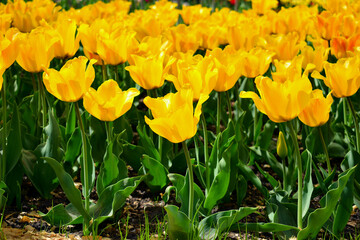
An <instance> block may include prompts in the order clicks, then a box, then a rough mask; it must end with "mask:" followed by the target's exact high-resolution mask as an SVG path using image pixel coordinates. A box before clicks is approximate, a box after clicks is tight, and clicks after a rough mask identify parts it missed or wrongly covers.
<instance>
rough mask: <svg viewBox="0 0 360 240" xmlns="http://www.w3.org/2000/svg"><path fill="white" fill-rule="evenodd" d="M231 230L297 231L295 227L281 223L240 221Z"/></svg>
mask: <svg viewBox="0 0 360 240" xmlns="http://www.w3.org/2000/svg"><path fill="white" fill-rule="evenodd" d="M233 230H242V231H250V232H284V231H289V230H295V231H299V229H298V228H297V227H294V226H290V225H285V224H281V223H240V224H238V225H237V226H236V227H234V228H233Z"/></svg>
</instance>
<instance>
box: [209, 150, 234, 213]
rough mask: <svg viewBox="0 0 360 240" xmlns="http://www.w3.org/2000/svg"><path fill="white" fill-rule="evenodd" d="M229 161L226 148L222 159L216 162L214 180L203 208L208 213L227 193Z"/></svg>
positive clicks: (228, 153) (229, 154)
mask: <svg viewBox="0 0 360 240" xmlns="http://www.w3.org/2000/svg"><path fill="white" fill-rule="evenodd" d="M230 161H231V153H230V151H229V148H228V149H227V150H225V151H224V152H223V154H222V158H221V159H220V160H219V161H218V164H217V166H216V169H215V172H216V175H215V178H214V180H213V181H212V183H211V186H210V190H209V192H208V194H207V196H206V199H205V203H204V208H205V209H206V211H207V212H208V213H210V212H211V210H212V208H213V207H214V206H215V205H216V204H217V202H218V201H219V200H220V199H222V198H223V197H224V196H225V194H226V192H227V189H228V186H229V182H230Z"/></svg>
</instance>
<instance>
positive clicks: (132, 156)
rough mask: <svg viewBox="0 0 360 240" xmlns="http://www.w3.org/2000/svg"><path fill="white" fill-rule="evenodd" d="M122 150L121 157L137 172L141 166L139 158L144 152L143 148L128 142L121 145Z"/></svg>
mask: <svg viewBox="0 0 360 240" xmlns="http://www.w3.org/2000/svg"><path fill="white" fill-rule="evenodd" d="M122 147H123V152H122V154H121V158H122V159H125V161H126V163H128V164H129V165H130V166H131V167H132V168H133V169H134V171H135V172H138V171H139V169H140V167H141V162H140V159H141V157H142V155H143V154H145V149H144V148H143V147H141V146H137V145H132V144H130V143H125V144H123V145H122Z"/></svg>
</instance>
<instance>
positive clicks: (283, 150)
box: [276, 131, 288, 159]
mask: <svg viewBox="0 0 360 240" xmlns="http://www.w3.org/2000/svg"><path fill="white" fill-rule="evenodd" d="M276 152H277V154H278V155H279V157H280V158H281V159H284V158H286V157H287V155H288V149H287V145H286V140H285V137H284V134H283V133H282V131H280V132H279V137H278V140H277V145H276Z"/></svg>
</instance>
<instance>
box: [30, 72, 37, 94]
mask: <svg viewBox="0 0 360 240" xmlns="http://www.w3.org/2000/svg"><path fill="white" fill-rule="evenodd" d="M31 82H32V85H33V88H34V91H37V86H36V81H35V76H34V74H31Z"/></svg>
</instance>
